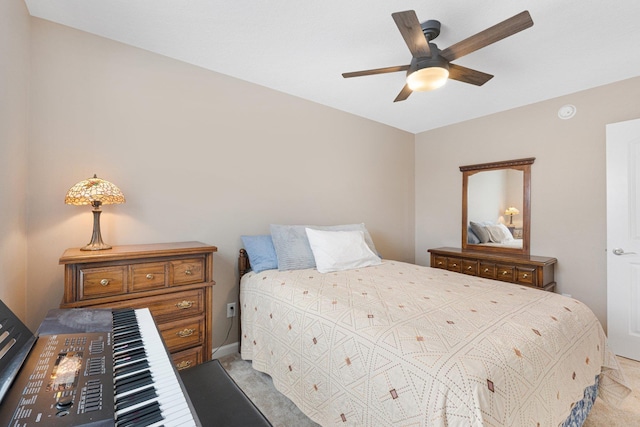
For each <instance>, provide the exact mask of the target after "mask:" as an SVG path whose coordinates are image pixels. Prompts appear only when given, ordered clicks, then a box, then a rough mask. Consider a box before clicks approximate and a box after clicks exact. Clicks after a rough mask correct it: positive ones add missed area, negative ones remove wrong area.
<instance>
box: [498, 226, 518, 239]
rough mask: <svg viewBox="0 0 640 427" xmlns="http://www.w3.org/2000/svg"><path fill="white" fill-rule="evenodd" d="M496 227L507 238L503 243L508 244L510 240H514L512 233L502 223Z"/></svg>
mask: <svg viewBox="0 0 640 427" xmlns="http://www.w3.org/2000/svg"><path fill="white" fill-rule="evenodd" d="M498 227H500V228H502V231H503V232H504V234H505V235H506V236H507V237H506V240H505V242H510V241H512V240H515V239H514V238H513V233H511V230H509V227H507V226H506V225H504V224H503V223H498Z"/></svg>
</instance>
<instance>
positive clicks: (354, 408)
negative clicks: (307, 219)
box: [240, 261, 630, 427]
mask: <svg viewBox="0 0 640 427" xmlns="http://www.w3.org/2000/svg"><path fill="white" fill-rule="evenodd" d="M240 299H241V307H242V345H241V352H242V357H243V359H246V360H252V361H253V362H252V363H253V367H254V368H255V369H257V370H259V371H262V372H266V373H267V374H269V375H270V376H271V377H272V378H273V382H274V385H275V387H276V388H277V389H278V390H280V391H281V392H282V393H283V394H285V395H286V396H288V397H289V398H290V399H291V400H292V401H293V402H294V403H295V404H296V405H297V406H298V407H299V408H300V409H301V410H302V411H303V412H304V413H305V414H307V415H308V416H309V417H310V418H311V419H312V420H314V421H316V422H318V423H320V424H322V425H324V426H331V425H350V426H376V427H377V426H385V425H393V426H408V425H411V426H417V425H421V426H464V427H468V426H482V425H483V426H537V425H538V426H557V425H558V424H559V423H560V422H562V421H563V420H564V419H565V418H566V417H567V416H568V415H569V412H570V410H571V407H572V404H573V403H574V402H576V401H579V400H580V399H582V397H583V391H584V389H585V387H587V386H589V385H592V384H593V383H594V380H595V377H596V375H600V390H599V395H600V397H602V398H605V399H608V400H609V401H613V402H615V401H618V400H620V399H622V398H624V397H625V396H626V395H627V394H628V393H629V391H630V390H629V388H628V387H627V386H626V384H625V380H624V376H623V375H622V373H621V371H620V368H619V366H618V363H617V361H616V359H615V357H614V356H613V354H612V353H611V352H610V350H609V349H608V347H607V344H606V338H605V335H604V332H603V330H602V328H601V326H600V323H599V322H598V320H597V319H596V317H595V316H594V315H593V313H592V312H591V310H589V309H588V308H587V307H586V306H585V305H584V304H582V303H581V302H579V301H577V300H574V299H571V298H566V297H563V296H561V295H558V294H554V293H550V292H543V291H539V290H536V289H531V288H527V287H524V286H519V285H514V284H511V283H503V282H498V281H494V280H488V279H482V278H478V277H474V276H467V275H463V274H457V273H451V272H447V271H446V270H441V269H432V268H429V267H421V266H416V265H412V264H406V263H402V262H396V261H384V263H383V264H382V265H380V266H375V267H367V268H363V269H359V270H352V271H346V272H338V273H328V274H320V273H318V272H317V271H316V270H315V269H309V270H295V271H283V272H279V271H276V270H268V271H263V272H261V273H258V274H255V273H252V272H251V273H248V274H246V275H245V276H244V277H243V278H242V284H241V295H240Z"/></svg>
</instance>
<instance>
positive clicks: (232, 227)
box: [28, 19, 415, 346]
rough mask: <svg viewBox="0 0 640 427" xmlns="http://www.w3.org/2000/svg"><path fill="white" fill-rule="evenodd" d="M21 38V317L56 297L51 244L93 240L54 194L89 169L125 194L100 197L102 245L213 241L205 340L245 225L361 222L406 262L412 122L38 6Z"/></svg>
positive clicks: (219, 316)
mask: <svg viewBox="0 0 640 427" xmlns="http://www.w3.org/2000/svg"><path fill="white" fill-rule="evenodd" d="M32 49H33V52H32V58H33V59H32V61H33V66H32V69H33V71H32V79H31V85H32V95H31V122H32V126H31V137H30V146H29V150H30V154H29V159H30V164H29V176H30V185H29V189H28V194H29V200H28V207H29V209H28V211H29V213H28V218H29V252H28V253H29V258H28V261H29V280H28V282H29V283H28V288H29V306H30V307H31V310H30V313H29V322H30V324H31V325H37V324H38V323H39V322H40V321H41V320H42V318H43V316H44V314H45V313H46V311H47V310H48V309H50V308H52V307H56V306H57V305H58V303H59V302H60V299H61V297H62V283H63V269H62V267H61V266H58V259H59V257H60V255H61V254H62V252H63V251H64V249H65V248H68V247H77V246H81V245H84V244H86V243H87V241H88V240H89V238H90V235H91V213H90V209H89V208H81V207H76V206H66V205H64V203H63V198H64V194H65V192H66V191H67V189H68V188H69V187H71V185H73V184H74V183H76V182H77V181H79V180H81V179H84V178H87V177H89V176H91V175H92V174H93V173H97V174H98V176H100V177H102V178H105V179H107V180H110V181H112V182H114V183H115V184H116V185H118V186H119V187H120V188H121V189H122V191H123V192H124V194H125V196H126V198H127V203H126V204H124V205H109V206H105V207H104V209H103V214H102V218H101V222H102V235H103V238H104V240H105V241H106V242H107V243H110V244H133V243H151V242H165V241H186V240H199V241H203V242H205V243H208V244H213V245H216V246H218V248H219V252H218V253H217V255H216V256H215V257H214V260H215V261H214V265H215V266H214V278H215V280H216V282H217V285H216V287H215V290H214V346H217V345H220V344H222V341H223V340H224V337H225V335H226V330H227V327H228V325H229V323H228V321H227V319H226V315H225V313H226V309H225V307H226V304H227V302H232V301H236V300H237V294H238V288H237V274H236V268H237V253H238V249H239V248H240V247H241V241H240V236H241V235H242V234H257V233H268V230H269V224H270V223H286V224H294V223H295V224H300V223H313V224H338V223H352V222H364V223H365V224H366V226H367V228H368V229H369V230H370V232H371V234H372V236H373V239H374V241H375V243H376V246H377V247H378V249H379V250H380V252H381V253H382V255H383V256H385V257H388V258H396V259H401V260H406V261H411V262H412V261H413V260H414V257H413V256H414V245H415V242H414V212H415V211H414V206H413V198H414V187H413V185H414V173H413V165H414V163H413V158H414V147H415V144H414V136H413V135H412V134H410V133H406V132H402V131H399V130H397V129H393V128H390V127H388V126H385V125H381V124H378V123H374V122H371V121H368V120H364V119H362V118H359V117H356V116H353V115H349V114H346V113H343V112H340V111H337V110H334V109H331V108H327V107H324V106H321V105H318V104H314V103H311V102H308V101H305V100H302V99H299V98H295V97H292V96H289V95H285V94H282V93H279V92H275V91H273V90H270V89H267V88H264V87H260V86H256V85H253V84H249V83H246V82H242V81H239V80H236V79H233V78H230V77H227V76H224V75H220V74H217V73H213V72H211V71H206V70H203V69H201V68H198V67H194V66H191V65H188V64H185V63H182V62H179V61H175V60H172V59H169V58H166V57H163V56H159V55H156V54H153V53H149V52H146V51H143V50H140V49H137V48H133V47H130V46H126V45H123V44H120V43H117V42H114V41H110V40H107V39H104V38H100V37H96V36H93V35H90V34H87V33H83V32H80V31H77V30H73V29H70V28H66V27H63V26H60V25H57V24H53V23H50V22H47V21H42V20H39V19H33V21H32ZM236 327H237V322H236V325H234V331H233V332H232V338H231V339H230V340H229V342H235V341H236V340H237V339H236V336H237V333H236Z"/></svg>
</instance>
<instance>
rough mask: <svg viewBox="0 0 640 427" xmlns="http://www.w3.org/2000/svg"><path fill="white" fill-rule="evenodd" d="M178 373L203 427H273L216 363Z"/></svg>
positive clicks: (216, 361) (211, 362)
mask: <svg viewBox="0 0 640 427" xmlns="http://www.w3.org/2000/svg"><path fill="white" fill-rule="evenodd" d="M179 373H180V377H181V378H182V383H183V384H184V386H185V388H186V389H187V393H188V394H189V397H190V398H191V403H192V404H193V406H194V408H195V411H196V413H197V414H198V418H200V422H201V423H202V425H203V426H224V427H246V426H251V427H260V426H271V423H270V422H269V420H267V419H266V418H265V416H264V415H263V414H262V412H260V410H259V409H258V408H257V407H256V406H255V404H254V403H253V402H252V401H251V400H250V399H249V398H248V397H247V395H246V394H244V392H243V391H242V390H241V389H240V387H238V385H237V384H236V383H235V382H234V381H233V379H231V377H230V376H229V374H227V371H226V370H225V369H224V368H223V367H222V365H221V364H220V362H219V361H218V360H217V359H215V360H211V361H209V362H205V363H202V364H200V365H197V366H194V367H193V368H188V369H183V370H181V371H179Z"/></svg>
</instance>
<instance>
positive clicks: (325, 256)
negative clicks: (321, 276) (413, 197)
mask: <svg viewBox="0 0 640 427" xmlns="http://www.w3.org/2000/svg"><path fill="white" fill-rule="evenodd" d="M305 232H306V233H307V237H308V238H309V245H310V246H311V251H312V252H313V257H314V258H315V260H316V268H317V269H318V271H319V272H320V273H329V272H332V271H341V270H350V269H353V268H360V267H368V266H370V265H379V264H381V263H382V261H381V260H380V257H378V256H377V255H376V254H374V253H373V251H371V249H369V246H367V244H366V242H365V241H364V233H363V232H362V231H361V230H354V231H322V230H314V229H311V228H305Z"/></svg>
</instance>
